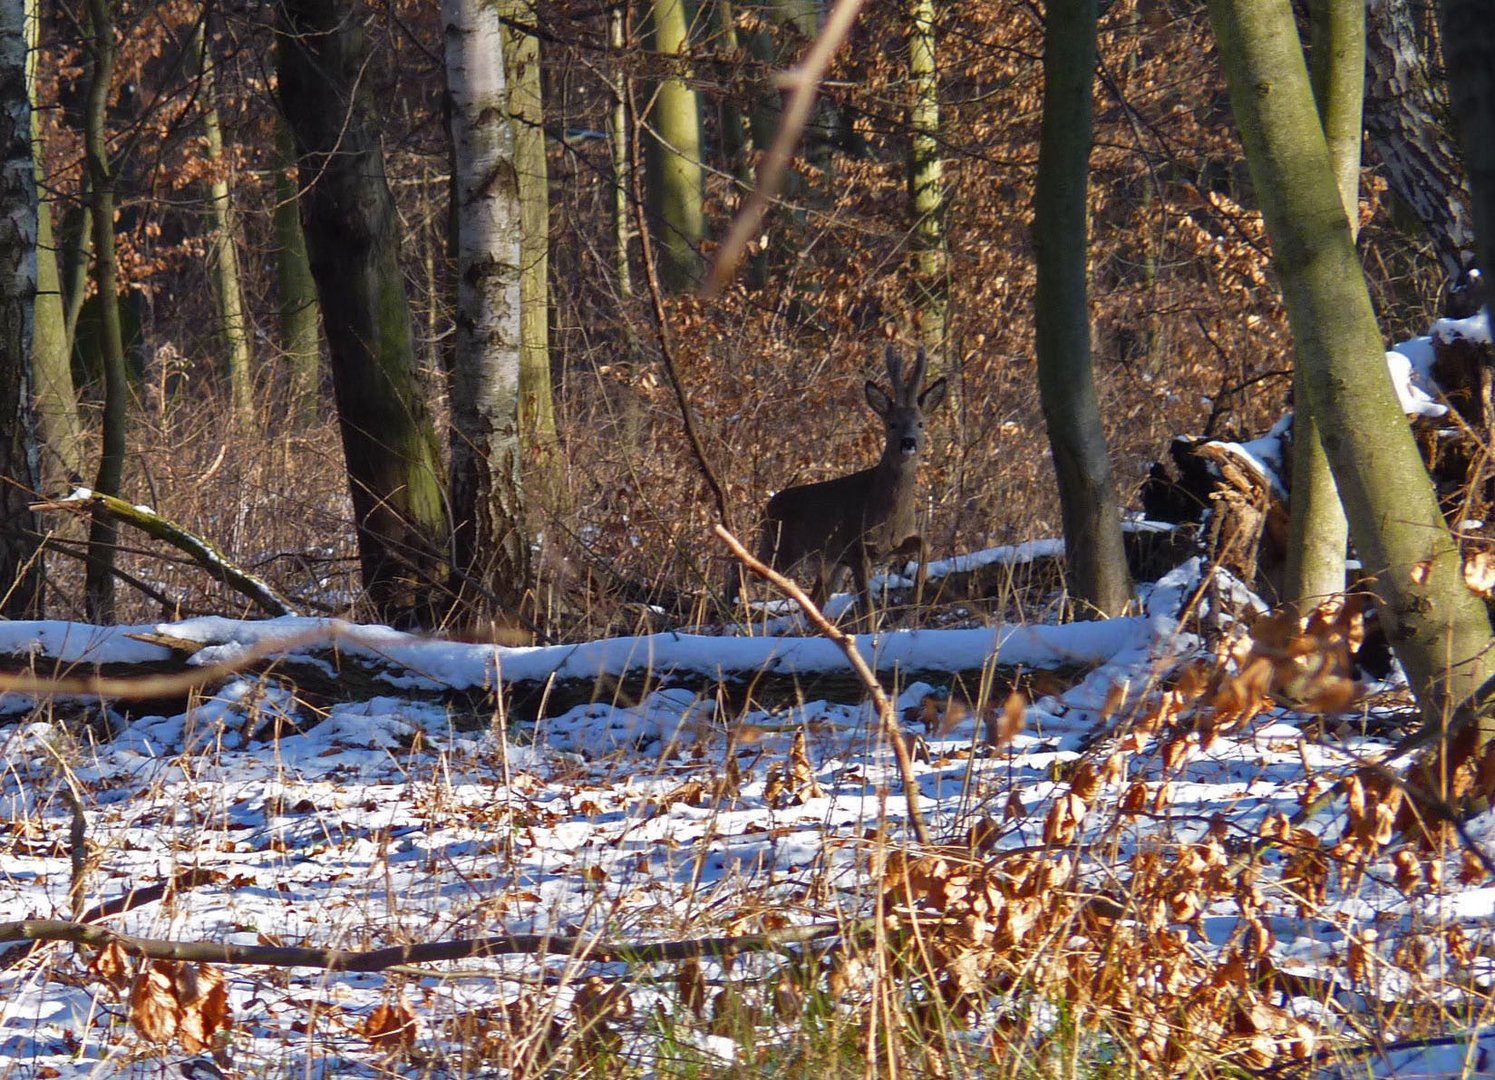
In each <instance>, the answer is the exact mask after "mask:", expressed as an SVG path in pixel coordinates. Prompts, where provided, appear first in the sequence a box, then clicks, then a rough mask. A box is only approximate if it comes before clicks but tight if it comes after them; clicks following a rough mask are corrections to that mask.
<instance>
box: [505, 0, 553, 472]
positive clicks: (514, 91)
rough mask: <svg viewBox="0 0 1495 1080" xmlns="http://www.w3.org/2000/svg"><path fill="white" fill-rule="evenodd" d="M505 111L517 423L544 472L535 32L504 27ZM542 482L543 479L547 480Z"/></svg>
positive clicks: (547, 454) (544, 190) (541, 161)
mask: <svg viewBox="0 0 1495 1080" xmlns="http://www.w3.org/2000/svg"><path fill="white" fill-rule="evenodd" d="M504 3H505V4H506V5H507V6H506V7H504V6H501V7H500V9H499V14H500V15H501V16H506V17H508V18H510V19H514V20H520V18H521V16H522V15H523V14H524V13H526V12H528V11H529V10H530V9H529V5H528V3H527V0H504ZM503 42H504V54H503V63H504V74H505V75H506V79H505V82H506V84H507V92H508V109H507V115H508V117H509V118H510V126H511V128H512V129H513V133H514V169H515V171H516V172H517V173H518V176H519V206H520V218H521V223H522V227H521V230H520V240H519V245H520V249H519V267H520V277H519V294H520V300H519V323H520V351H519V430H520V432H521V435H522V439H523V443H524V445H525V447H526V448H527V450H528V451H529V452H531V453H532V454H534V455H535V456H537V457H538V458H539V459H540V461H541V463H542V465H544V466H545V469H544V472H546V473H548V472H549V471H550V469H551V468H553V467H554V466H555V465H556V464H557V459H556V435H555V397H554V394H553V393H552V392H551V386H550V169H549V166H548V164H547V163H546V160H545V101H544V96H543V94H542V90H541V87H542V82H541V78H540V39H539V38H538V37H536V36H535V35H534V34H525V33H522V32H520V31H518V30H515V29H514V28H513V27H512V25H509V26H506V27H505V28H504V31H503ZM547 486H548V485H547Z"/></svg>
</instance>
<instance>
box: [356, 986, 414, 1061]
mask: <svg viewBox="0 0 1495 1080" xmlns="http://www.w3.org/2000/svg"><path fill="white" fill-rule="evenodd" d="M357 1030H358V1033H359V1034H360V1035H362V1036H363V1037H364V1038H366V1039H368V1041H369V1043H370V1045H372V1046H373V1047H374V1049H376V1050H381V1051H383V1052H384V1053H386V1054H394V1053H397V1052H399V1051H400V1050H403V1049H404V1048H406V1047H408V1046H410V1045H411V1044H413V1043H414V1042H415V1033H416V1017H415V1010H414V1009H412V1008H411V1007H410V1006H409V1005H408V1004H406V1002H405V999H404V998H403V997H401V998H397V999H395V1000H394V1001H393V1002H389V1001H386V1002H383V1003H382V1004H380V1005H378V1006H376V1007H375V1008H374V1011H373V1012H371V1013H369V1015H368V1016H367V1017H366V1018H365V1019H364V1021H363V1023H362V1024H360V1025H358V1028H357Z"/></svg>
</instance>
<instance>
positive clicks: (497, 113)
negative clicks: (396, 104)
mask: <svg viewBox="0 0 1495 1080" xmlns="http://www.w3.org/2000/svg"><path fill="white" fill-rule="evenodd" d="M441 15H442V21H443V23H444V24H445V35H446V84H447V94H448V96H449V97H450V99H451V107H450V110H449V117H450V123H451V134H452V150H453V154H452V160H453V170H454V173H453V177H452V179H453V184H452V190H453V193H454V198H455V200H456V207H455V210H456V213H455V219H456V222H455V224H456V240H457V243H456V249H457V309H456V318H455V321H456V325H457V337H456V345H455V347H454V348H453V350H452V362H451V363H452V387H451V400H452V464H451V476H452V480H451V491H452V517H453V520H454V524H455V534H454V535H455V540H456V543H455V550H456V571H457V574H458V575H459V581H458V590H459V595H460V596H461V598H462V602H463V607H464V610H465V611H466V613H467V614H469V615H471V616H477V617H483V616H492V615H494V614H497V613H498V611H499V610H500V609H506V610H508V611H510V612H513V611H516V610H518V609H519V608H520V606H521V604H522V602H523V599H524V594H525V591H526V590H527V588H528V587H529V540H528V538H527V537H526V535H525V526H524V489H523V487H522V485H521V483H520V476H519V462H520V432H519V425H520V407H519V398H520V388H521V385H522V378H523V377H522V373H521V367H522V365H521V361H520V356H521V352H522V348H523V318H522V312H521V309H522V304H523V291H524V290H523V286H522V277H523V270H522V268H521V266H520V258H521V255H522V252H523V250H524V244H523V242H522V240H521V232H522V218H523V212H522V210H521V203H522V201H523V196H522V191H523V180H522V179H521V177H520V176H519V174H518V172H517V171H516V168H515V166H516V159H515V154H516V146H515V142H516V138H515V136H516V132H515V128H516V126H517V125H516V122H515V121H514V120H511V119H510V116H509V109H508V102H509V101H510V100H511V94H510V90H509V87H508V86H507V85H506V82H505V75H506V74H507V72H506V71H505V65H504V56H505V53H504V48H503V38H504V29H503V24H502V23H501V22H500V21H499V13H498V11H497V10H496V9H495V8H494V7H493V6H492V5H491V4H489V3H487V2H485V0H442V3H441ZM536 59H538V57H536Z"/></svg>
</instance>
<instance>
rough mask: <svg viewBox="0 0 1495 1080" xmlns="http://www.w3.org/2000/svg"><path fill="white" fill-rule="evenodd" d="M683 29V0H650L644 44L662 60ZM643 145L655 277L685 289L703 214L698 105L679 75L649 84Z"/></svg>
mask: <svg viewBox="0 0 1495 1080" xmlns="http://www.w3.org/2000/svg"><path fill="white" fill-rule="evenodd" d="M689 34H690V24H689V19H688V17H687V13H686V9H685V0H653V8H652V18H651V34H650V42H649V44H650V47H651V48H652V49H653V51H654V52H656V53H658V54H660V56H661V57H662V58H663V60H662V62H663V63H665V64H670V63H678V62H679V61H680V58H681V57H683V55H684V54H685V52H686V50H687V48H688V47H689ZM644 150H645V155H646V163H645V178H646V181H647V191H648V203H649V223H650V225H651V226H652V228H653V229H654V233H655V237H656V241H657V242H656V245H655V247H656V250H657V251H658V253H659V281H660V284H661V285H663V286H664V287H665V288H666V289H668V290H669V291H671V292H685V291H687V290H690V289H693V288H695V286H696V284H697V283H698V282H699V281H700V279H701V272H702V269H703V261H702V258H701V239H702V237H704V236H705V232H706V224H705V221H706V219H705V211H704V209H703V207H702V198H703V197H704V194H705V186H704V177H703V173H702V169H701V111H700V104H699V102H698V101H697V99H696V92H695V91H694V90H692V89H691V88H690V87H689V86H687V85H686V83H685V80H684V79H683V78H680V77H678V76H677V77H675V78H669V79H665V80H663V81H662V82H661V83H659V85H658V86H657V87H655V90H654V101H653V107H652V108H651V109H650V110H649V132H648V135H647V136H646V138H645V140H644Z"/></svg>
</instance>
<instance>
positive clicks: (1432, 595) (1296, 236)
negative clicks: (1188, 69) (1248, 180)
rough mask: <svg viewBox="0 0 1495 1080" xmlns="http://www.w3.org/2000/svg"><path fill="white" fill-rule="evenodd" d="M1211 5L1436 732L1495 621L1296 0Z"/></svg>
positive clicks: (1320, 380) (1362, 520) (1284, 270)
mask: <svg viewBox="0 0 1495 1080" xmlns="http://www.w3.org/2000/svg"><path fill="white" fill-rule="evenodd" d="M1209 11H1210V18H1211V20H1212V22H1213V23H1214V26H1215V34H1216V36H1217V38H1218V40H1219V49H1220V58H1221V61H1222V64H1223V65H1224V68H1225V77H1226V83H1227V85H1228V86H1229V88H1230V100H1231V105H1232V106H1233V108H1234V110H1235V116H1236V122H1237V124H1238V125H1239V127H1240V131H1241V141H1242V142H1243V143H1244V145H1245V151H1246V160H1247V162H1248V163H1249V165H1250V167H1251V177H1252V181H1253V183H1254V185H1255V188H1256V191H1257V193H1258V196H1259V198H1260V199H1261V204H1262V213H1263V215H1264V217H1265V219H1266V225H1267V231H1268V233H1269V235H1270V236H1271V240H1272V251H1273V262H1274V265H1275V267H1276V270H1277V273H1278V276H1279V278H1280V280H1281V282H1282V291H1283V299H1284V301H1285V303H1286V307H1287V313H1288V318H1289V320H1290V322H1291V325H1292V331H1293V339H1294V342H1295V344H1296V347H1297V354H1298V362H1299V363H1300V364H1302V365H1303V368H1304V372H1305V381H1306V384H1307V389H1308V397H1309V406H1310V407H1311V408H1312V409H1313V411H1314V414H1315V415H1316V416H1317V417H1318V419H1319V424H1320V435H1321V438H1322V440H1323V445H1324V450H1325V451H1326V453H1327V454H1328V457H1329V464H1330V465H1331V466H1332V468H1333V470H1334V479H1335V481H1336V482H1337V484H1338V486H1339V493H1340V496H1341V498H1342V499H1343V500H1344V507H1345V512H1346V514H1347V516H1348V517H1349V521H1350V535H1351V537H1352V538H1353V540H1354V542H1355V548H1356V550H1357V551H1358V552H1359V555H1360V561H1361V563H1362V565H1363V566H1364V568H1365V570H1366V572H1367V574H1369V575H1372V576H1373V577H1372V580H1373V582H1374V586H1373V587H1374V589H1375V591H1376V595H1377V597H1378V598H1379V600H1380V603H1381V617H1382V618H1383V619H1384V620H1385V621H1386V626H1387V635H1386V636H1387V638H1388V639H1389V640H1390V641H1391V642H1392V647H1393V648H1394V649H1395V651H1396V655H1397V658H1398V659H1399V660H1400V661H1401V664H1402V668H1403V670H1404V671H1405V672H1406V673H1407V679H1408V681H1409V683H1410V684H1411V687H1412V691H1413V693H1414V694H1416V695H1417V700H1418V703H1419V705H1420V706H1421V709H1422V714H1423V716H1424V718H1425V719H1426V722H1427V723H1428V724H1430V725H1433V726H1434V729H1435V730H1437V729H1438V728H1440V727H1441V725H1443V724H1444V723H1446V719H1447V717H1448V716H1449V715H1450V713H1451V711H1452V709H1453V707H1455V706H1457V705H1458V704H1459V703H1460V702H1462V701H1464V700H1465V699H1467V698H1468V697H1469V696H1470V695H1471V694H1473V692H1474V691H1475V690H1476V689H1477V688H1478V687H1479V686H1480V684H1481V683H1483V682H1484V681H1485V679H1486V678H1487V677H1488V676H1489V675H1490V673H1491V671H1492V670H1495V665H1492V663H1491V659H1490V657H1489V655H1488V652H1487V650H1488V647H1489V644H1490V620H1489V618H1488V616H1487V615H1486V613H1485V607H1484V602H1483V601H1482V600H1480V599H1479V597H1477V596H1476V595H1475V594H1474V593H1472V592H1470V591H1469V590H1468V589H1467V588H1465V586H1464V580H1463V573H1462V569H1463V563H1462V559H1461V558H1460V555H1459V549H1458V545H1457V544H1456V543H1455V542H1454V540H1453V538H1452V536H1450V535H1449V532H1448V529H1447V527H1446V525H1445V524H1444V521H1443V515H1442V513H1441V512H1440V510H1439V507H1438V500H1437V497H1436V496H1435V494H1434V492H1433V486H1432V483H1431V481H1429V479H1428V476H1427V471H1426V470H1425V469H1424V467H1423V464H1422V458H1421V456H1420V455H1419V454H1418V452H1417V446H1416V444H1415V443H1414V441H1413V438H1412V433H1411V431H1410V429H1409V428H1408V426H1407V423H1406V418H1405V417H1404V416H1403V415H1402V413H1401V408H1400V406H1399V404H1398V403H1397V399H1396V394H1395V392H1394V391H1393V389H1392V386H1391V380H1390V378H1389V377H1388V376H1387V375H1386V374H1385V372H1386V365H1385V361H1384V351H1383V348H1384V347H1383V344H1382V341H1381V335H1380V330H1379V328H1378V327H1377V326H1376V318H1375V312H1374V311H1373V310H1372V308H1371V303H1370V295H1369V292H1368V291H1367V289H1366V285H1365V278H1364V275H1363V273H1362V271H1361V268H1360V263H1359V260H1358V259H1357V258H1356V256H1355V247H1354V244H1353V242H1352V241H1351V239H1350V230H1349V228H1348V223H1347V221H1346V220H1345V213H1344V202H1343V200H1342V198H1341V195H1340V191H1339V189H1338V187H1337V186H1336V184H1335V180H1334V166H1333V162H1332V161H1331V159H1330V157H1329V149H1328V146H1327V144H1326V143H1325V141H1324V129H1323V126H1322V125H1321V124H1320V122H1319V117H1318V112H1317V110H1316V109H1315V108H1314V103H1313V91H1312V89H1311V87H1310V85H1309V80H1308V71H1307V68H1306V67H1305V65H1304V62H1303V51H1302V48H1301V46H1300V44H1299V41H1298V32H1297V26H1296V24H1295V22H1294V19H1293V12H1292V8H1291V6H1290V5H1289V3H1288V0H1210V4H1209ZM1481 722H1482V724H1488V723H1489V721H1488V720H1482V721H1481ZM1491 733H1492V731H1491V729H1489V728H1487V729H1486V730H1485V731H1484V732H1483V734H1484V736H1485V737H1486V738H1488V737H1489V735H1490V734H1491Z"/></svg>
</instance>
